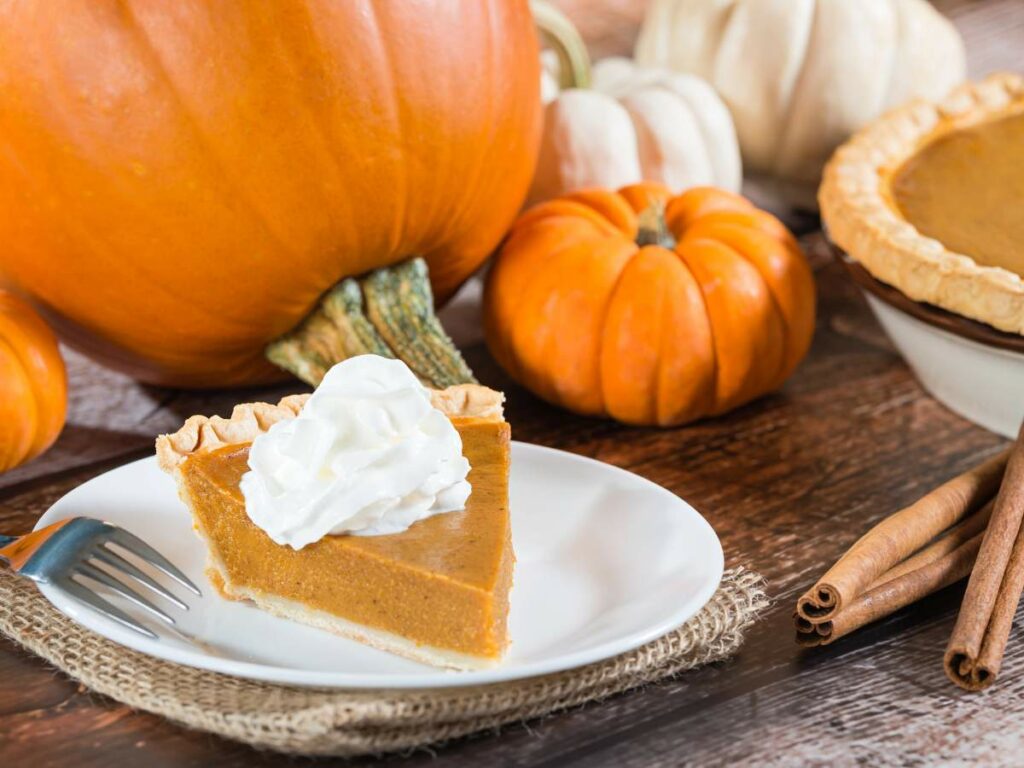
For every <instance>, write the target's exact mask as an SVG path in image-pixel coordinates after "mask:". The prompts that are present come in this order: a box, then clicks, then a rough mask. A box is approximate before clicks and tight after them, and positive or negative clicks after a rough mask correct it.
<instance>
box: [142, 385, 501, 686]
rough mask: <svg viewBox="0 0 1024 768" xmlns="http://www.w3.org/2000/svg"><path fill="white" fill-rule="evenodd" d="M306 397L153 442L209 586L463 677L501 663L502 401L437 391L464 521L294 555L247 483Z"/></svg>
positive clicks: (489, 394)
mask: <svg viewBox="0 0 1024 768" xmlns="http://www.w3.org/2000/svg"><path fill="white" fill-rule="evenodd" d="M308 397H309V396H308V395H295V396H291V397H286V398H284V399H283V400H281V401H280V402H279V403H278V404H277V405H271V404H268V403H249V404H244V405H239V406H237V407H236V408H235V409H234V412H233V413H232V415H231V417H230V418H228V419H222V418H219V417H212V418H206V417H204V416H193V417H192V418H190V419H188V421H186V422H185V424H184V426H183V427H182V428H181V429H180V430H178V431H177V432H176V433H174V434H170V435H163V436H161V437H159V438H158V439H157V445H156V451H157V459H158V462H159V464H160V467H161V468H162V469H163V470H164V471H165V472H168V473H169V474H171V475H172V476H173V477H174V478H175V480H176V481H177V483H178V492H179V495H180V496H181V499H182V500H183V501H184V502H185V504H186V505H188V507H189V509H190V510H191V513H192V518H193V525H194V527H195V530H196V531H197V532H198V534H199V536H200V537H201V538H202V539H203V540H204V541H205V543H206V545H207V547H208V565H207V575H208V577H209V579H210V581H211V583H213V585H214V586H215V587H216V588H217V589H218V590H219V591H220V593H221V594H222V595H223V596H224V597H227V598H230V599H234V600H251V601H252V602H254V603H255V604H256V605H257V606H258V607H260V608H262V609H264V610H266V611H269V612H270V613H273V614H275V615H278V616H281V617H284V618H288V619H293V620H296V621H300V622H303V623H306V624H309V625H312V626H315V627H320V628H323V629H327V630H330V631H332V632H335V633H337V634H339V635H342V636H344V637H347V638H351V639H354V640H357V641H359V642H363V643H366V644H368V645H371V646H374V647H376V648H379V649H381V650H385V651H389V652H392V653H396V654H399V655H402V656H406V657H408V658H411V659H415V660H417V661H421V662H424V663H428V664H433V665H436V666H441V667H449V668H455V669H477V668H484V667H489V666H493V665H494V664H496V663H498V662H499V661H500V659H501V657H502V655H503V653H504V651H505V649H506V647H507V645H508V629H507V618H508V607H509V589H510V587H511V585H512V567H513V562H514V559H515V558H514V554H513V551H512V540H511V529H510V522H509V508H508V476H509V438H510V430H509V425H508V423H507V422H506V421H505V420H504V417H503V415H502V399H503V398H502V395H501V394H500V393H498V392H495V391H493V390H490V389H487V388H485V387H481V386H477V385H459V386H455V387H450V388H448V389H446V390H441V391H433V392H431V393H430V397H431V402H432V404H433V406H434V407H435V408H437V409H439V410H440V411H441V412H443V413H444V414H445V415H446V416H447V417H448V418H449V419H450V421H451V422H452V424H453V425H454V427H455V428H456V430H457V431H458V433H459V436H460V438H461V441H462V451H463V455H464V456H465V458H466V459H467V460H468V461H469V465H470V470H469V476H468V478H467V479H468V481H469V482H470V484H471V486H472V491H471V493H470V495H469V498H468V500H467V501H466V503H465V508H464V509H463V510H461V511H454V512H446V513H444V514H437V515H434V516H432V517H428V518H427V519H423V520H420V521H418V522H416V523H414V524H413V525H411V526H410V527H409V528H408V529H407V530H404V531H402V532H400V533H394V534H390V535H379V536H356V535H328V536H324V537H323V538H321V539H319V540H318V541H316V542H314V543H312V544H309V545H308V546H304V547H302V548H301V549H294V548H292V547H290V546H286V545H282V544H278V543H276V542H275V541H274V540H273V539H272V538H271V537H270V536H269V535H267V533H265V532H264V530H262V529H261V528H260V527H258V526H257V525H256V524H255V523H254V522H253V521H252V520H251V519H250V517H249V515H248V514H247V512H246V506H245V505H246V500H245V497H244V496H243V493H242V490H241V487H240V484H241V480H242V476H243V475H244V474H245V473H246V472H247V470H248V469H249V467H248V456H249V450H250V446H251V444H252V441H253V440H254V439H256V437H257V436H258V435H260V434H261V433H264V432H266V431H267V430H268V429H269V428H270V427H271V425H273V424H275V423H277V422H279V421H282V420H284V419H293V418H295V417H296V416H297V415H298V413H299V412H300V411H301V409H302V407H303V405H304V404H305V403H306V400H307V398H308Z"/></svg>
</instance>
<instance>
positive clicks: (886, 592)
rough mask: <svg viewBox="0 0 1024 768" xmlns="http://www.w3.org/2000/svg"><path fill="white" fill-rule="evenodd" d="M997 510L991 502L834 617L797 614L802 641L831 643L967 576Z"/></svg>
mask: <svg viewBox="0 0 1024 768" xmlns="http://www.w3.org/2000/svg"><path fill="white" fill-rule="evenodd" d="M991 512H992V504H986V505H985V507H983V508H982V509H981V510H980V511H978V512H977V513H976V514H974V515H971V516H970V517H969V518H967V519H966V520H964V521H963V522H962V523H960V524H959V525H957V526H954V527H953V528H952V529H950V530H949V531H948V532H947V533H946V534H945V535H943V536H942V537H941V538H939V539H938V540H936V541H934V542H933V543H932V544H930V545H929V546H927V547H925V548H924V549H922V550H921V551H920V552H918V553H917V554H915V555H913V556H912V557H909V558H908V559H906V560H904V561H903V562H902V563H899V564H898V565H896V566H895V567H893V568H891V569H890V570H888V571H887V572H886V573H885V574H883V575H882V576H880V577H879V578H878V579H876V580H875V582H874V583H873V584H872V585H871V586H870V587H868V589H867V591H866V592H864V593H863V594H862V595H860V596H858V597H857V598H856V599H854V600H853V601H851V602H849V603H848V604H847V605H845V606H844V608H843V609H842V610H841V611H839V612H838V613H836V614H835V615H834V616H833V618H831V619H827V620H825V621H821V622H818V623H812V622H810V621H808V620H807V619H805V618H803V617H801V616H799V615H797V616H795V617H794V618H795V622H796V630H797V638H796V639H797V643H799V644H800V645H802V646H804V647H813V646H818V645H828V644H829V643H831V642H834V641H836V640H838V639H839V638H841V637H844V636H845V635H848V634H850V633H851V632H853V631H854V630H857V629H860V628H861V627H863V626H864V625H866V624H870V623H872V622H874V621H877V620H878V619H881V618H884V617H885V616H888V615H889V614H891V613H895V612H896V611H898V610H899V609H900V608H903V607H905V606H907V605H910V604H911V603H914V602H917V601H918V600H920V599H921V598H923V597H926V596H927V595H930V594H932V593H933V592H937V591H938V590H940V589H943V588H945V587H948V586H949V585H950V584H954V583H956V582H957V581H960V579H963V578H964V577H965V576H967V574H969V573H970V572H971V567H972V566H973V565H974V561H975V558H976V557H977V555H978V549H979V547H980V546H981V540H982V537H983V535H984V529H985V525H986V524H987V523H988V520H989V516H990V514H991Z"/></svg>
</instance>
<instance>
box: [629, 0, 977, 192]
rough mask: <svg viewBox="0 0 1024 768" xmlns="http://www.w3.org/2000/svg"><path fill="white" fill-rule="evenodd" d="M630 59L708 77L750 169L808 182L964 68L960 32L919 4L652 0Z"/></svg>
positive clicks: (935, 94) (903, 0)
mask: <svg viewBox="0 0 1024 768" xmlns="http://www.w3.org/2000/svg"><path fill="white" fill-rule="evenodd" d="M636 60H637V62H638V63H640V64H643V65H646V66H665V67H669V68H671V69H673V70H675V71H678V72H686V73H690V74H693V75H697V76H698V77H703V78H705V79H706V80H707V81H708V82H710V83H711V84H712V85H713V86H714V87H715V89H716V90H717V91H718V93H719V95H721V97H722V98H723V99H724V100H725V103H726V104H728V105H729V108H730V110H731V112H732V116H733V120H735V123H736V130H737V133H738V134H739V141H740V147H741V149H742V152H743V161H744V163H745V164H746V166H747V168H748V170H752V171H755V172H759V173H766V174H769V175H772V176H778V177H782V178H785V179H790V180H793V181H796V182H801V183H815V184H816V183H817V181H818V179H819V177H820V174H821V169H822V166H823V165H824V163H825V161H826V160H827V159H828V157H829V155H830V154H831V153H832V150H833V149H835V147H836V146H838V145H839V144H840V143H841V142H842V141H843V140H844V139H845V138H846V137H847V136H849V135H850V134H851V133H852V132H853V131H854V130H856V129H857V128H859V127H860V126H861V125H863V124H865V123H867V122H869V121H870V120H872V119H874V118H876V117H878V116H879V115H881V114H882V113H883V112H885V111H886V110H888V109H889V108H891V107H893V106H896V105H898V104H901V103H903V102H905V101H908V100H910V99H912V98H915V97H923V98H926V99H930V100H932V99H937V98H940V97H941V96H943V95H944V94H945V93H946V92H947V91H949V90H950V89H951V88H952V87H953V86H954V85H956V84H957V83H959V82H960V81H961V80H963V79H964V77H965V72H966V68H965V62H964V47H963V41H962V40H961V38H960V35H959V33H958V32H957V30H956V28H955V27H954V26H953V25H952V24H951V23H950V22H949V21H948V20H947V19H945V18H944V17H943V16H942V15H941V14H939V12H938V11H936V10H935V9H934V8H933V7H932V6H931V5H930V4H929V3H928V2H926V0H654V2H653V3H652V4H651V7H650V8H649V10H648V12H647V16H646V17H645V20H644V24H643V27H642V29H641V32H640V37H639V40H638V41H637V47H636Z"/></svg>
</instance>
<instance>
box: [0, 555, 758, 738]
mask: <svg viewBox="0 0 1024 768" xmlns="http://www.w3.org/2000/svg"><path fill="white" fill-rule="evenodd" d="M767 604H768V600H767V597H766V596H765V593H764V590H763V583H762V580H761V578H760V576H758V575H757V574H754V573H751V572H750V571H745V570H744V569H742V568H737V569H734V570H730V571H727V572H726V573H725V575H724V577H723V579H722V584H721V586H720V587H719V589H718V591H717V592H716V593H715V595H714V597H712V599H711V601H710V602H709V603H708V604H707V605H706V606H705V607H704V608H703V610H701V612H700V613H699V614H697V616H695V617H694V618H692V619H691V620H690V621H688V622H687V623H686V624H685V625H683V626H682V627H680V628H679V629H677V630H675V631H673V632H670V633H669V634H667V635H665V636H664V637H662V638H660V639H658V640H655V641H654V642H652V643H649V644H648V645H645V646H643V647H642V648H638V649H637V650H635V651H632V652H630V653H626V654H623V655H621V656H618V657H616V658H613V659H609V660H607V661H604V662H600V663H597V664H592V665H590V666H588V667H583V668H581V669H576V670H570V671H568V672H561V673H558V674H552V675H547V676H544V677H539V678H534V679H530V680H521V681H517V682H511V683H502V684H498V685H490V686H480V687H475V688H453V689H448V690H431V691H421V692H414V691H404V692H403V691H363V692H358V691H324V690H311V689H303V688H290V687H286V686H281V685H271V684H266V683H257V682H251V681H248V680H240V679H237V678H233V677H227V676H224V675H219V674H216V673H212V672H203V671H200V670H197V669H191V668H189V667H182V666H178V665H176V664H171V663H168V662H164V661H159V660H157V659H154V658H151V657H149V656H145V655H143V654H140V653H136V652H135V651H131V650H128V649H127V648H123V647H122V646H120V645H117V644H116V643H113V642H110V641H109V640H105V639H104V638H102V637H100V636H98V635H96V634H93V633H92V632H90V631H89V630H87V629H84V628H82V627H80V626H78V625H77V624H75V623H74V622H72V621H71V620H70V619H68V618H66V617H65V616H64V615H63V614H61V613H60V612H58V611H57V610H56V609H55V608H53V607H52V606H51V605H50V603H49V602H47V600H46V599H45V598H44V597H43V596H42V595H41V594H40V593H39V592H38V591H37V590H36V588H35V587H34V586H33V585H32V584H31V582H29V581H27V580H25V579H22V578H21V577H18V576H15V575H13V574H12V573H10V572H9V571H7V570H0V631H2V632H3V633H4V634H6V635H8V636H9V637H11V638H13V639H14V640H15V641H16V642H18V643H20V644H21V645H23V646H24V647H25V648H27V649H29V650H30V651H32V652H34V653H36V654H38V655H39V656H42V657H43V658H44V659H46V660H47V661H49V662H50V663H52V664H54V665H55V666H57V667H59V668H60V669H61V670H63V671H64V672H66V673H67V674H68V675H70V676H71V677H73V678H74V679H75V680H78V681H80V682H82V683H84V684H85V685H86V686H88V687H89V688H91V689H93V690H94V691H97V692H99V693H102V694H106V695H107V696H110V697H111V698H114V699H117V700H118V701H121V702H124V703H125V704H127V705H129V706H131V707H135V708H137V709H141V710H145V711H147V712H153V713H155V714H158V715H162V716H164V717H166V718H169V719H170V720H173V721H174V722H176V723H180V724H182V725H185V726H188V727H190V728H197V729H200V730H203V731H209V732H210V733H216V734H218V735H220V736H224V737H226V738H229V739H235V740H237V741H242V742H245V743H247V744H251V745H253V746H255V747H263V748H269V749H274V750H279V751H281V752H291V753H297V754H307V755H339V756H355V755H362V754H371V753H382V752H392V751H397V750H408V749H412V748H414V747H420V746H426V745H428V744H436V743H437V742H440V741H444V740H446V739H451V738H453V737H456V736H464V735H466V734H470V733H473V732H475V731H481V730H485V729H493V728H497V727H498V726H500V725H503V724H505V723H512V722H518V721H522V720H526V719H528V718H533V717H538V716H540V715H545V714H548V713H550V712H554V711H556V710H559V709H564V708H566V707H571V706H574V705H577V704H582V703H584V702H587V701H594V700H597V699H602V698H604V697H606V696H610V695H612V694H614V693H619V692H620V691H625V690H627V689H629V688H634V687H636V686H638V685H643V684H645V683H650V682H653V681H655V680H660V679H663V678H666V677H669V676H671V675H675V674H678V673H680V672H683V671H685V670H688V669H693V668H694V667H698V666H701V665H702V664H708V663H709V662H714V661H719V660H721V659H725V658H728V657H729V656H731V655H732V654H733V653H735V651H736V650H737V649H738V648H739V647H740V645H741V644H742V642H743V632H744V630H745V629H746V628H747V627H749V626H750V625H751V624H752V623H753V622H754V620H755V619H756V618H757V616H758V614H759V613H760V612H761V610H762V609H763V608H764V607H765V606H766V605H767Z"/></svg>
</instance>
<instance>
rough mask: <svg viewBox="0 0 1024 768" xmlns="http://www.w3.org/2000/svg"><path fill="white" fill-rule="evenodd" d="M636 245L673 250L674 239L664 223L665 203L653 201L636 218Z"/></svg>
mask: <svg viewBox="0 0 1024 768" xmlns="http://www.w3.org/2000/svg"><path fill="white" fill-rule="evenodd" d="M636 221H637V233H636V244H637V245H639V246H641V247H642V246H645V245H660V246H661V247H662V248H669V249H672V248H675V247H676V239H675V237H674V236H673V234H672V233H671V232H670V231H669V228H668V224H666V223H665V203H664V202H663V201H661V200H655V201H654V202H652V203H651V204H650V205H648V206H647V207H646V208H644V209H643V210H642V211H641V212H640V214H639V215H638V216H637V217H636Z"/></svg>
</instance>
